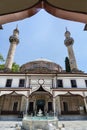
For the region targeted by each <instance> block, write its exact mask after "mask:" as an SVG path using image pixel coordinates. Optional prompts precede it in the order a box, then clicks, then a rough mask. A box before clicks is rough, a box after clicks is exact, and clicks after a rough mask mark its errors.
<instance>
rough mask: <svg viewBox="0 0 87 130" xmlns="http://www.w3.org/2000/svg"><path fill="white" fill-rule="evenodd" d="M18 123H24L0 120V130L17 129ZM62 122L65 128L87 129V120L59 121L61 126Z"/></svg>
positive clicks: (68, 129) (66, 129) (70, 129)
mask: <svg viewBox="0 0 87 130" xmlns="http://www.w3.org/2000/svg"><path fill="white" fill-rule="evenodd" d="M17 124H18V125H22V122H21V121H0V130H16V125H17ZM62 124H64V126H65V130H87V121H58V125H59V128H61V126H62ZM60 130H62V129H60Z"/></svg>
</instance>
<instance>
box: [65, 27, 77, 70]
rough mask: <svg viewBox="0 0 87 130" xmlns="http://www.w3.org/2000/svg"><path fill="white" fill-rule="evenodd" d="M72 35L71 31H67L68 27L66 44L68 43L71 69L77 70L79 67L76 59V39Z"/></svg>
mask: <svg viewBox="0 0 87 130" xmlns="http://www.w3.org/2000/svg"><path fill="white" fill-rule="evenodd" d="M70 35H71V34H70V32H69V31H67V29H66V32H65V40H64V44H65V45H66V47H67V50H68V55H69V62H70V68H71V71H77V70H78V69H77V64H76V59H75V55H74V51H73V43H74V40H73V38H72V37H70Z"/></svg>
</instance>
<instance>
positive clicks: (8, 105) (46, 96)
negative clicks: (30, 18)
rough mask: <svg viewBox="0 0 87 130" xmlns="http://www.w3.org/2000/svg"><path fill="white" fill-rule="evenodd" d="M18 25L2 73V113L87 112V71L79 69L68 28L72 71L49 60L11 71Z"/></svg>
mask: <svg viewBox="0 0 87 130" xmlns="http://www.w3.org/2000/svg"><path fill="white" fill-rule="evenodd" d="M18 34H19V31H18V29H17V28H16V29H15V30H14V31H13V35H12V36H11V37H10V38H9V41H10V43H11V45H10V48H9V52H8V55H7V60H6V64H5V70H4V71H1V72H0V115H19V113H22V114H28V115H37V113H38V111H39V110H40V109H41V110H42V112H43V115H47V114H48V115H57V116H59V115H69V114H70V115H71V114H73V115H85V114H86V113H87V74H86V73H84V72H82V71H79V70H78V67H77V63H76V59H75V55H74V51H73V43H74V40H73V38H72V37H71V36H70V32H69V31H67V30H66V32H65V41H64V44H65V45H66V47H67V50H68V55H69V61H70V68H71V72H66V71H65V70H63V69H62V67H61V66H60V65H59V64H56V63H54V62H52V61H50V60H47V59H43V58H41V59H37V60H34V61H31V62H28V63H26V64H23V65H22V66H21V67H20V72H11V71H10V69H11V67H12V63H13V58H14V53H15V49H16V45H17V44H18V43H19V39H18Z"/></svg>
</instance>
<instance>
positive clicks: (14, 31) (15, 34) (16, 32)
mask: <svg viewBox="0 0 87 130" xmlns="http://www.w3.org/2000/svg"><path fill="white" fill-rule="evenodd" d="M13 35H14V36H18V35H19V30H18V27H16V29H14V30H13Z"/></svg>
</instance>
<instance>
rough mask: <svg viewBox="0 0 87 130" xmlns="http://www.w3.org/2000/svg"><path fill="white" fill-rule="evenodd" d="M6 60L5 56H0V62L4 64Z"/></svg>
mask: <svg viewBox="0 0 87 130" xmlns="http://www.w3.org/2000/svg"><path fill="white" fill-rule="evenodd" d="M4 61H5V60H4V58H3V56H2V55H1V54H0V62H4Z"/></svg>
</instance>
